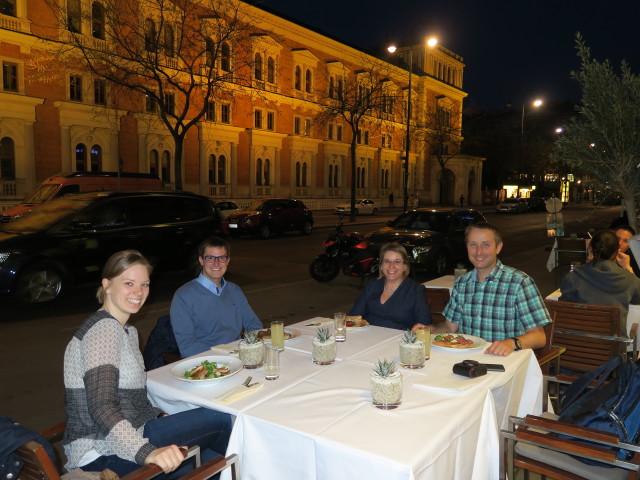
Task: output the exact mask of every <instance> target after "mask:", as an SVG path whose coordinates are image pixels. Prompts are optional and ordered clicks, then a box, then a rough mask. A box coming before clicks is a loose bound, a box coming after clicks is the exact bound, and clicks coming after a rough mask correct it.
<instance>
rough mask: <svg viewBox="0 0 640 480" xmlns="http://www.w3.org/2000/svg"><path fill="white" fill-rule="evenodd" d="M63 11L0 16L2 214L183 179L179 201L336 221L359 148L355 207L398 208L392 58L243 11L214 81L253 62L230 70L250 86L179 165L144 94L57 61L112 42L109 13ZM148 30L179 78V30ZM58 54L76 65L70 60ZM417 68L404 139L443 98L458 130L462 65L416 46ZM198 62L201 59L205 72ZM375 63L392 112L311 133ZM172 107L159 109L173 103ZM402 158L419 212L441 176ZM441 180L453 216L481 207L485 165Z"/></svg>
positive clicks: (208, 122)
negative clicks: (134, 182)
mask: <svg viewBox="0 0 640 480" xmlns="http://www.w3.org/2000/svg"><path fill="white" fill-rule="evenodd" d="M60 1H62V3H61V4H59V5H58V7H59V11H56V9H55V8H52V7H51V2H48V1H47V0H33V1H30V2H27V1H26V0H3V1H2V3H0V63H1V64H2V70H1V73H2V81H1V87H2V88H1V89H0V106H1V107H0V167H1V168H0V208H2V207H7V206H9V205H12V204H15V203H17V202H18V201H20V200H22V199H23V198H24V197H25V196H26V195H28V194H29V193H30V192H31V191H33V190H34V189H35V187H36V186H37V184H38V183H39V182H40V181H42V180H43V179H45V178H47V177H49V176H51V175H54V174H57V173H60V172H71V171H117V170H118V169H121V170H122V171H130V172H146V173H155V174H157V175H159V176H160V178H161V179H162V180H163V182H164V184H165V186H166V188H169V189H170V188H174V186H175V183H176V172H177V171H179V173H180V177H181V179H182V187H183V188H184V189H186V190H190V191H193V192H197V193H201V194H204V195H207V196H209V197H212V198H215V199H218V198H219V199H223V198H224V199H236V200H237V201H238V202H239V203H240V204H245V203H248V202H249V201H250V200H251V199H254V198H260V197H273V196H278V197H295V198H299V199H302V200H304V201H305V202H306V203H307V204H308V205H309V206H310V207H311V208H332V207H333V206H334V205H335V203H336V202H337V201H341V200H342V199H344V198H347V197H348V196H349V195H350V186H351V178H352V173H351V172H352V169H351V156H350V153H351V140H352V138H353V137H354V136H355V137H356V142H355V145H356V155H355V158H356V166H355V176H356V182H355V184H356V195H357V197H369V198H374V199H379V200H382V201H383V203H384V202H385V201H386V200H387V199H388V197H389V194H391V193H393V194H394V196H395V198H396V199H400V198H402V194H403V173H404V169H403V163H404V160H403V158H404V154H405V152H404V149H405V143H404V142H405V141H406V140H405V138H406V124H407V121H406V106H407V97H408V94H407V91H408V88H407V87H408V77H409V72H408V70H407V69H406V68H401V67H398V66H396V65H394V63H392V62H396V59H397V58H398V57H396V59H394V58H391V57H388V58H384V59H379V58H375V57H373V56H371V55H369V54H366V53H364V52H362V51H360V50H358V49H357V48H354V47H352V46H350V45H347V44H345V43H342V42H340V41H338V40H336V39H334V38H330V37H328V36H326V35H323V34H321V33H319V32H316V31H313V30H310V29H309V28H306V27H303V26H301V25H299V24H297V23H295V22H294V21H291V20H289V19H285V18H283V17H280V16H279V15H277V14H275V13H272V12H269V11H266V10H263V9H260V8H257V7H255V6H250V5H247V4H244V3H241V2H240V3H238V5H239V6H240V7H241V8H242V9H244V12H245V17H244V19H245V20H244V21H245V23H250V24H251V28H252V30H251V33H250V34H248V35H247V37H246V38H245V41H243V42H238V43H234V41H233V40H229V41H228V42H221V43H219V46H220V51H219V52H217V56H216V59H215V68H216V69H217V70H216V71H219V72H225V71H227V70H229V71H230V70H231V68H232V67H231V65H233V63H234V62H236V63H240V61H239V58H240V56H243V57H245V58H250V59H251V61H250V62H246V64H245V65H243V66H242V67H240V66H239V67H238V72H241V73H242V72H244V73H243V74H244V75H245V77H244V78H246V79H247V81H246V82H244V83H243V82H239V81H238V80H237V78H235V79H230V80H229V82H228V84H229V87H228V88H226V89H225V94H224V95H219V96H216V95H215V94H214V95H213V96H211V97H210V98H208V99H207V100H206V106H205V107H204V111H205V113H204V115H203V116H202V118H200V119H199V120H198V121H197V122H195V124H194V125H193V126H192V127H191V128H190V129H189V130H188V132H187V133H186V136H185V138H184V144H183V148H182V156H181V159H182V160H181V162H178V163H177V162H176V154H177V152H176V143H175V141H174V136H172V134H171V132H170V131H169V129H168V128H167V126H166V124H165V123H163V122H162V120H161V118H160V117H159V116H158V115H157V105H155V104H154V101H153V99H151V98H146V96H145V95H141V94H140V93H139V92H130V93H129V94H128V95H122V94H121V93H118V92H120V91H121V90H118V89H117V88H115V86H113V85H112V84H111V83H110V82H109V81H108V80H105V79H104V78H102V77H101V76H100V75H96V74H95V73H93V72H92V71H91V70H90V69H89V68H87V67H86V66H84V65H83V64H82V61H81V58H80V56H78V55H77V52H76V57H75V58H77V59H79V60H77V61H74V62H68V61H67V62H61V61H60V55H62V54H60V53H58V52H59V51H60V50H59V48H60V45H61V44H62V45H65V43H66V44H68V45H69V46H71V45H72V43H73V42H72V41H71V40H70V38H71V37H70V35H71V34H73V36H74V37H73V38H75V39H78V38H79V39H80V41H81V42H82V44H83V45H91V46H92V48H96V49H100V48H102V47H101V46H100V45H102V44H103V42H108V41H109V35H108V26H107V25H108V22H107V21H106V19H105V17H106V16H108V15H109V13H108V12H109V11H110V8H108V7H109V6H108V5H106V4H105V3H104V2H105V1H106V0H94V1H91V0H66V1H65V0H60ZM55 3H56V2H54V4H55ZM140 3H142V2H140ZM54 7H55V5H54ZM60 12H62V13H61V14H60ZM60 17H62V18H64V22H62V23H61V22H60V20H59V18H60ZM211 17H212V18H214V16H213V15H211ZM146 21H147V22H151V23H149V24H145V28H149V29H150V30H149V31H152V32H156V30H155V29H156V28H159V27H156V24H158V25H159V24H160V23H162V24H163V25H164V26H163V27H162V28H163V30H162V32H158V36H159V37H160V38H162V39H163V41H164V42H165V43H163V47H162V48H163V49H164V52H165V54H166V59H165V63H164V65H165V67H166V69H167V70H172V71H179V70H180V68H181V67H180V65H179V61H177V60H175V59H173V57H172V52H173V49H174V45H175V40H174V37H175V35H176V33H175V32H178V31H179V29H180V21H179V19H174V20H173V25H174V26H169V27H167V25H169V24H170V22H166V21H164V22H159V21H158V19H157V18H156V19H155V23H154V20H153V18H152V19H151V20H149V19H147V20H146ZM182 21H184V20H182ZM145 31H146V30H145ZM399 53H400V54H402V50H400V51H399ZM66 55H69V56H72V55H73V49H71V48H70V49H68V53H66ZM412 55H413V56H414V62H413V66H414V75H413V77H412V92H411V102H412V105H414V113H413V114H412V118H411V125H412V128H414V126H415V128H417V127H418V126H419V125H423V126H424V128H423V130H424V131H423V134H426V135H429V134H430V131H429V122H428V121H427V120H426V117H428V116H429V115H430V114H431V113H430V109H433V108H436V107H433V106H434V105H436V104H440V103H442V102H438V100H436V99H443V98H445V99H446V101H447V105H448V107H447V108H449V112H450V114H452V115H453V116H454V122H455V123H456V124H457V125H458V131H459V126H460V122H461V119H462V115H461V112H462V102H463V99H464V98H465V96H466V93H465V92H464V91H463V90H462V80H463V70H464V64H463V63H462V58H461V57H459V56H458V55H456V54H454V53H452V52H450V51H448V50H446V49H445V48H443V47H441V46H435V47H433V48H428V47H426V46H418V47H415V48H414V49H413V53H412ZM207 62H208V59H207V55H203V59H202V64H203V65H206V64H207ZM374 63H375V64H376V65H377V66H378V67H377V68H379V69H384V71H385V72H384V73H385V75H387V77H386V78H385V80H384V86H383V88H384V89H385V91H386V92H388V93H387V95H388V96H387V103H385V104H384V105H383V107H381V108H380V109H375V110H372V111H370V112H368V114H367V115H366V118H365V119H364V120H363V121H362V123H361V128H360V131H358V132H355V133H354V132H352V131H351V127H350V125H349V123H348V122H345V121H344V120H343V119H341V118H340V117H339V116H338V117H335V118H333V119H329V120H327V119H326V118H325V119H324V121H322V122H321V121H319V117H320V116H321V115H320V113H321V112H322V111H323V109H324V106H323V105H324V102H326V100H327V99H331V98H334V99H335V98H339V95H341V93H340V91H341V89H342V88H346V85H347V83H348V82H349V80H350V79H356V81H357V78H358V75H360V73H361V72H362V71H363V69H366V68H367V67H368V66H370V65H372V64H374ZM171 95H173V94H172V93H164V97H162V98H163V100H166V101H167V102H170V101H175V100H172V97H171ZM194 103H195V102H194ZM187 120H188V118H187ZM412 135H413V132H412ZM459 141H461V138H460V139H459ZM459 141H458V144H459ZM453 143H455V141H454V142H453ZM410 145H411V151H410V154H409V160H408V165H409V168H408V180H407V185H408V190H409V194H410V195H411V196H415V195H417V196H418V197H419V198H420V201H421V203H425V204H429V203H437V202H438V200H439V198H440V185H441V183H440V181H439V175H441V172H440V167H439V166H438V165H437V162H435V161H434V160H433V158H432V151H431V148H430V147H429V145H428V144H427V143H425V142H423V141H420V140H419V138H418V137H416V138H415V139H413V140H412V141H411V144H410ZM450 147H451V148H455V147H454V146H450ZM177 166H178V168H176V167H177ZM446 175H447V178H448V180H447V181H448V183H447V184H448V185H451V188H450V191H448V193H447V199H448V203H456V202H457V198H458V197H459V195H460V194H463V195H464V196H465V198H467V199H468V200H467V202H470V203H471V204H474V203H480V179H481V178H482V161H481V159H478V158H471V157H465V156H455V157H454V158H453V159H452V160H451V161H450V162H449V163H448V164H447V172H446Z"/></svg>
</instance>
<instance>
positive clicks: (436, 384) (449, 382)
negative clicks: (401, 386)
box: [412, 373, 487, 394]
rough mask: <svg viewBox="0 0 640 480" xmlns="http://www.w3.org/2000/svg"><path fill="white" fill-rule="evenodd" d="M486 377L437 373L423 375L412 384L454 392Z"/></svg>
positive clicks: (427, 388) (444, 391) (428, 388)
mask: <svg viewBox="0 0 640 480" xmlns="http://www.w3.org/2000/svg"><path fill="white" fill-rule="evenodd" d="M486 378H487V376H486V375H484V376H482V377H476V378H467V377H461V376H460V375H455V374H453V373H450V374H448V375H443V376H440V375H438V376H437V377H436V376H428V377H424V379H421V380H418V381H414V382H413V383H412V385H413V386H414V387H417V388H421V389H423V390H435V391H438V392H442V393H453V394H456V393H460V392H463V391H465V390H467V389H468V388H471V387H473V386H475V385H477V384H479V383H481V382H483V381H484V380H486Z"/></svg>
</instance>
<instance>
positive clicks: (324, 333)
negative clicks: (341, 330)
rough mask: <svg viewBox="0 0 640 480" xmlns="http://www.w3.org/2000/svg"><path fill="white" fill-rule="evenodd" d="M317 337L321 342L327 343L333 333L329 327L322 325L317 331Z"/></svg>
mask: <svg viewBox="0 0 640 480" xmlns="http://www.w3.org/2000/svg"><path fill="white" fill-rule="evenodd" d="M316 338H317V339H318V342H320V343H327V342H328V341H329V340H330V339H331V333H329V327H320V328H318V330H317V331H316Z"/></svg>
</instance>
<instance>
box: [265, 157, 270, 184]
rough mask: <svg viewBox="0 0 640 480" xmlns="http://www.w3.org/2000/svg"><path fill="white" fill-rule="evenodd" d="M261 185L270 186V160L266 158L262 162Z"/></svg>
mask: <svg viewBox="0 0 640 480" xmlns="http://www.w3.org/2000/svg"><path fill="white" fill-rule="evenodd" d="M263 185H265V186H269V185H271V160H269V159H268V158H267V159H266V160H265V161H264V183H263Z"/></svg>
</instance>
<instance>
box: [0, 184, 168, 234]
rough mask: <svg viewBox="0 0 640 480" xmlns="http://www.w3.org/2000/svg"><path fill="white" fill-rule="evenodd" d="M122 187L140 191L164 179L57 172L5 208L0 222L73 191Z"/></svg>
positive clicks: (8, 220)
mask: <svg viewBox="0 0 640 480" xmlns="http://www.w3.org/2000/svg"><path fill="white" fill-rule="evenodd" d="M111 190H123V191H128V192H140V191H143V190H162V180H160V178H159V177H158V176H157V175H152V174H150V173H127V172H120V173H118V172H73V173H68V174H66V175H63V174H60V175H54V176H53V177H49V178H47V179H46V180H45V181H44V182H42V183H41V184H40V185H39V186H38V188H37V189H36V191H35V192H33V193H32V194H31V195H29V196H28V197H27V198H26V199H24V200H23V201H22V203H20V204H19V205H16V206H15V207H11V208H8V209H6V210H5V211H3V212H2V215H0V223H6V222H10V221H11V220H15V219H16V218H20V217H21V216H23V215H24V214H26V213H29V212H30V211H31V210H33V209H34V208H37V207H39V206H40V205H42V204H44V203H45V202H48V201H50V200H54V199H56V198H60V197H63V196H65V195H69V194H71V193H85V192H103V191H111Z"/></svg>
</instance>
